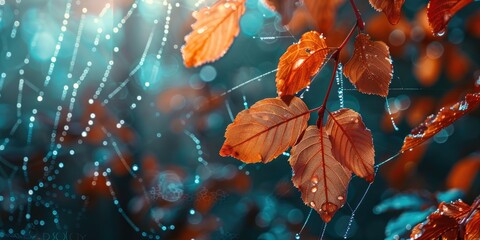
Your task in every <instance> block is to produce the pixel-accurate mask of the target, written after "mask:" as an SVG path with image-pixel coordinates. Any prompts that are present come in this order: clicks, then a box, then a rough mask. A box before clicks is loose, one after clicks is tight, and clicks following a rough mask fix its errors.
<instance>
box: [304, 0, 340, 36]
mask: <svg viewBox="0 0 480 240" xmlns="http://www.w3.org/2000/svg"><path fill="white" fill-rule="evenodd" d="M343 2H344V0H328V1H324V0H322V1H320V0H304V3H305V6H306V7H307V9H308V11H309V12H310V14H311V15H312V17H313V19H314V20H315V24H316V26H317V29H318V30H319V31H322V32H327V31H329V30H330V29H331V28H332V26H333V25H334V23H335V15H336V14H337V9H338V8H339V7H340V6H341V5H342V3H343Z"/></svg>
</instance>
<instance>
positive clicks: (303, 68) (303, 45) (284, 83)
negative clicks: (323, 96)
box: [275, 31, 329, 97]
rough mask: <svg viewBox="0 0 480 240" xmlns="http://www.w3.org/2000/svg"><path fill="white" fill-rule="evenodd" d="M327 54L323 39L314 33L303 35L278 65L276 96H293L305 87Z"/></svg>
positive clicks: (289, 48)
mask: <svg viewBox="0 0 480 240" xmlns="http://www.w3.org/2000/svg"><path fill="white" fill-rule="evenodd" d="M328 52H329V49H328V48H327V44H326V43H325V37H323V35H320V34H319V33H318V32H315V31H311V32H307V33H305V34H303V36H302V38H301V39H300V41H299V42H298V43H295V44H293V45H291V46H290V47H288V49H287V51H286V52H285V53H284V54H283V55H282V57H281V58H280V61H279V63H278V72H277V77H276V80H275V81H276V83H277V92H278V96H280V97H282V96H287V95H294V94H295V93H297V92H298V91H300V90H302V89H303V88H305V87H307V86H308V85H309V84H310V80H311V78H312V77H313V76H315V74H317V73H318V71H319V70H320V67H321V66H323V64H324V63H325V57H326V56H327V54H328Z"/></svg>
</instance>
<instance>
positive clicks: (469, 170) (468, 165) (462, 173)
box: [447, 156, 480, 193]
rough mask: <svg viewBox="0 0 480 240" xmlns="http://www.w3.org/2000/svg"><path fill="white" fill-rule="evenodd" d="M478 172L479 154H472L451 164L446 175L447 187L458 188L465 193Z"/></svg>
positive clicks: (479, 165) (479, 164)
mask: <svg viewBox="0 0 480 240" xmlns="http://www.w3.org/2000/svg"><path fill="white" fill-rule="evenodd" d="M478 172H480V156H472V157H468V158H466V159H463V160H461V161H459V162H458V163H457V164H455V166H453V168H452V170H451V171H450V174H449V175H448V177H447V187H448V188H458V189H461V190H462V191H463V192H465V193H467V192H468V191H469V190H470V187H471V186H472V183H473V181H474V180H475V177H476V176H477V174H478Z"/></svg>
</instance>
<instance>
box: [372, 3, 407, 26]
mask: <svg viewBox="0 0 480 240" xmlns="http://www.w3.org/2000/svg"><path fill="white" fill-rule="evenodd" d="M404 2H405V0H370V5H372V7H373V8H375V10H377V11H379V12H383V13H385V15H386V16H387V18H388V21H389V22H390V23H391V24H393V25H395V24H397V23H398V21H400V13H401V11H402V6H403V3H404Z"/></svg>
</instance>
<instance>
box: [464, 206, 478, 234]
mask: <svg viewBox="0 0 480 240" xmlns="http://www.w3.org/2000/svg"><path fill="white" fill-rule="evenodd" d="M475 239H476V240H478V239H480V212H478V211H477V213H476V214H475V215H473V217H472V218H471V219H470V221H468V223H467V226H466V227H465V240H475Z"/></svg>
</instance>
